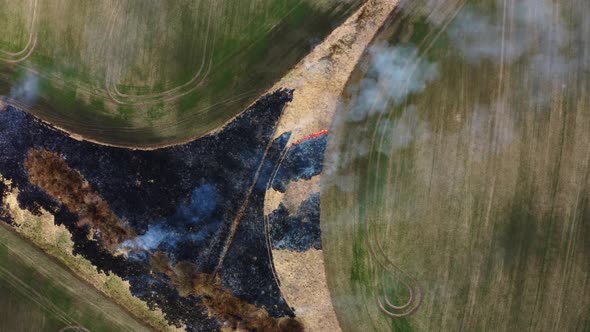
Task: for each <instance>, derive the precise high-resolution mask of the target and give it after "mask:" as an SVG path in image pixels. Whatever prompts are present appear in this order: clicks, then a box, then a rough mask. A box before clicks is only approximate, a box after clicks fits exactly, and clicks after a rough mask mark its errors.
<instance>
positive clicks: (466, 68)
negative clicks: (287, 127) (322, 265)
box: [322, 0, 590, 331]
mask: <svg viewBox="0 0 590 332" xmlns="http://www.w3.org/2000/svg"><path fill="white" fill-rule="evenodd" d="M589 13H590V4H588V3H587V2H585V1H582V0H578V1H571V2H569V3H568V4H563V3H561V5H559V6H558V5H557V1H555V2H553V1H550V0H538V1H537V0H535V1H511V0H508V1H477V2H476V1H441V2H438V3H437V4H436V5H434V4H433V2H432V1H431V2H429V3H427V2H426V1H425V2H420V1H416V2H412V4H411V5H406V6H405V7H403V8H402V9H400V11H399V12H398V13H397V14H396V15H395V17H393V19H392V22H391V24H390V27H389V28H388V29H385V30H384V31H383V33H382V35H381V36H380V38H379V39H378V40H377V41H376V42H375V46H374V47H373V48H372V49H371V50H370V51H369V52H368V54H367V56H366V57H365V60H364V61H363V63H361V64H360V65H359V67H358V69H357V72H356V74H355V75H354V77H353V78H352V79H351V81H350V82H349V89H348V91H349V92H348V93H347V95H346V96H345V98H346V99H347V100H348V102H347V103H346V105H345V106H344V107H343V108H342V109H341V110H340V113H339V114H338V116H337V118H336V120H335V123H334V125H333V128H332V131H331V133H332V137H331V139H330V143H329V148H328V153H327V156H326V160H327V165H326V173H325V174H324V175H323V178H322V181H323V183H322V186H323V194H322V236H323V245H324V250H325V251H324V253H325V259H326V266H327V277H328V283H329V287H330V289H331V292H332V297H333V298H332V300H333V303H334V305H335V308H336V311H337V315H338V317H339V320H340V325H341V327H342V328H343V330H345V331H389V330H391V331H459V330H465V331H524V330H527V331H588V330H590V318H589V317H590V264H589V262H590V99H589V98H588V95H587V93H588V91H590V80H589V77H590V76H589V75H588V72H589V71H590V66H589V64H590V48H589V44H588V39H587V38H588V37H587V36H588V34H587V32H588V31H590V24H589V23H588V22H587V21H586V20H585V16H586V14H589ZM369 97H370V98H369ZM359 100H360V101H362V102H360V103H359V102H358V101H359ZM367 105H368V106H367Z"/></svg>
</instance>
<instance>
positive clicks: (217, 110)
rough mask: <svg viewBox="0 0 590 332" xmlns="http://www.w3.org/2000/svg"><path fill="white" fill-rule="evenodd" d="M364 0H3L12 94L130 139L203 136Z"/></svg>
mask: <svg viewBox="0 0 590 332" xmlns="http://www.w3.org/2000/svg"><path fill="white" fill-rule="evenodd" d="M360 3H361V0H353V1H339V0H321V1H317V0H247V1H239V2H237V1H227V0H221V1H208V0H197V1H193V0H175V1H159V0H124V1H119V0H103V1H78V0H23V1H12V0H0V7H1V8H2V12H0V31H2V33H1V34H0V95H7V96H11V97H12V98H13V99H15V100H17V101H18V102H19V104H21V105H22V106H23V107H25V108H27V109H29V110H30V111H31V112H33V113H34V114H36V115H38V116H40V117H41V118H43V119H45V120H48V121H50V122H51V123H53V124H55V125H58V126H60V127H64V128H66V129H67V130H69V131H72V132H74V133H76V134H81V135H84V136H86V137H88V138H91V139H95V140H98V141H101V142H105V143H111V144H118V145H141V146H149V145H158V144H167V143H174V142H178V141H184V140H187V139H190V138H193V137H197V136H200V135H203V134H205V133H207V132H209V131H211V130H213V129H215V128H217V127H219V126H220V125H222V124H223V123H225V122H227V121H228V120H229V119H231V118H232V117H233V116H235V115H236V114H238V113H239V112H240V111H242V110H243V109H244V108H245V107H246V106H247V105H248V104H249V103H251V102H252V101H253V100H254V99H256V98H257V97H258V96H259V95H260V94H261V93H262V92H264V91H265V90H266V89H268V88H270V87H271V85H272V84H273V83H274V82H275V81H277V80H278V79H280V78H281V76H283V75H284V74H285V73H286V72H287V70H288V69H290V68H291V67H292V66H294V65H295V64H296V63H297V61H299V60H300V59H301V58H302V57H303V56H304V55H306V54H307V53H308V52H309V51H310V50H311V47H312V44H313V43H315V42H318V41H320V40H321V39H322V38H323V37H325V36H326V35H327V34H328V33H329V32H330V31H331V30H332V29H333V28H334V27H335V26H336V25H337V24H338V23H339V22H341V21H342V20H343V19H345V18H346V17H347V16H348V15H349V14H350V13H352V11H353V10H354V9H355V8H357V7H358V5H359V4H360Z"/></svg>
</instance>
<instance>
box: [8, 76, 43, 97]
mask: <svg viewBox="0 0 590 332" xmlns="http://www.w3.org/2000/svg"><path fill="white" fill-rule="evenodd" d="M38 97H39V77H37V75H35V74H34V73H32V72H30V71H28V72H27V74H26V75H25V77H23V78H22V79H21V80H20V81H19V82H18V83H17V84H16V85H15V86H13V87H12V88H11V89H10V98H11V99H14V100H16V101H19V102H21V103H25V104H29V105H30V104H34V103H35V102H36V101H37V98H38Z"/></svg>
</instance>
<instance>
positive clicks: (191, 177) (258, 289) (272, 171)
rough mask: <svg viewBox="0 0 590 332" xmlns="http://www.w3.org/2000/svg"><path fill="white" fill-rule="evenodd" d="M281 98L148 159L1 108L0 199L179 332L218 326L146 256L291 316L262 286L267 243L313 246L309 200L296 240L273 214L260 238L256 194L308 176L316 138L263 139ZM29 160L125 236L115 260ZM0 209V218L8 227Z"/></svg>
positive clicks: (285, 95)
mask: <svg viewBox="0 0 590 332" xmlns="http://www.w3.org/2000/svg"><path fill="white" fill-rule="evenodd" d="M291 99H292V92H291V91H289V90H281V91H277V92H275V93H273V94H270V95H267V96H265V97H262V98H261V99H260V100H259V101H258V102H257V103H256V104H254V105H253V106H252V107H251V108H250V109H248V110H247V111H245V112H244V113H243V114H242V115H240V116H239V117H237V118H236V119H235V120H234V121H233V122H231V123H230V124H229V125H227V126H226V127H225V128H224V129H223V130H221V131H219V132H217V133H215V134H211V135H208V136H206V137H203V138H201V139H198V140H196V141H193V142H191V143H187V144H183V145H177V146H174V147H169V148H162V149H158V150H153V151H136V150H128V149H120V148H113V147H106V146H100V145H96V144H93V143H89V142H84V141H77V140H74V139H72V138H70V137H69V136H67V135H65V134H64V133H62V132H60V131H57V130H55V129H53V128H51V127H49V126H47V125H45V124H43V123H41V122H39V121H38V120H36V119H35V118H34V117H32V116H31V115H29V114H27V113H25V112H22V111H20V110H18V109H15V108H12V107H8V108H7V110H6V111H4V112H0V151H1V152H0V174H2V176H3V177H4V178H5V179H8V180H10V181H11V183H12V184H11V185H12V187H13V188H8V187H6V186H4V185H2V184H1V183H0V185H1V186H0V190H1V191H2V193H4V192H7V191H8V190H11V189H15V188H16V189H18V191H19V195H18V203H19V205H20V207H21V208H23V209H27V210H29V211H30V212H32V213H34V214H40V213H42V211H43V210H45V211H47V212H49V213H51V214H52V215H53V216H54V217H55V222H56V223H57V224H63V225H65V226H66V227H67V228H68V229H69V230H70V232H71V233H72V239H73V241H74V250H75V253H76V254H79V255H82V256H83V257H85V258H87V259H88V260H89V261H91V262H92V264H94V265H95V266H96V267H97V268H98V269H99V270H101V271H106V272H110V273H115V274H116V275H118V276H120V277H122V278H123V279H125V280H128V281H129V282H130V284H131V291H132V293H133V294H134V295H135V296H137V297H139V298H141V299H142V300H144V301H146V302H147V303H148V304H149V305H150V306H157V307H159V308H161V309H162V311H164V313H165V314H166V316H167V318H168V320H169V321H170V322H171V323H173V324H182V323H184V324H186V325H187V327H188V330H189V331H209V330H212V329H217V328H219V322H218V321H217V320H215V319H214V318H210V317H209V316H208V313H207V309H206V308H205V307H204V306H202V305H201V300H202V298H201V296H198V295H194V294H193V295H189V296H184V297H183V296H180V295H179V293H178V291H177V290H176V288H175V287H174V286H173V285H172V284H171V282H170V280H169V278H168V277H167V276H166V275H165V274H163V273H158V272H154V271H152V268H151V267H150V257H151V256H152V255H153V254H154V253H156V252H164V253H166V255H167V257H168V258H169V259H170V261H171V263H172V264H177V263H180V262H190V263H191V264H194V266H195V267H196V269H197V270H198V271H199V272H200V273H204V274H210V275H215V276H217V277H219V279H220V282H221V285H222V286H223V287H225V288H226V289H228V290H229V291H230V292H231V293H232V294H233V295H234V296H236V297H237V298H239V299H240V300H243V301H245V302H247V303H251V304H254V305H255V306H256V307H257V308H264V309H266V310H267V311H268V313H269V314H270V316H272V317H284V316H293V312H292V310H291V308H289V306H288V305H287V303H286V302H285V301H284V299H283V297H282V295H281V294H280V291H279V288H278V285H277V281H276V280H275V278H274V274H273V263H272V257H271V256H270V254H269V252H270V248H269V243H271V245H273V246H275V247H277V246H280V247H283V248H293V249H296V250H305V249H307V248H310V247H316V248H317V247H319V246H320V242H319V225H318V224H317V223H319V218H318V217H317V216H318V211H317V209H319V202H318V201H319V197H314V198H310V201H309V202H308V204H307V205H306V210H305V211H302V214H304V215H302V216H301V218H307V219H308V220H311V223H306V228H305V229H304V233H302V234H297V228H296V227H294V225H290V224H289V223H290V222H294V223H299V222H300V220H299V219H297V218H299V217H288V216H283V217H282V216H281V213H280V211H275V213H274V217H273V218H271V219H270V222H271V227H270V229H271V231H270V234H267V233H266V231H265V229H266V228H265V221H264V216H263V204H264V195H265V191H266V190H267V189H268V188H271V187H272V188H276V189H277V190H284V187H285V185H286V184H288V183H289V182H290V181H296V180H298V179H309V178H311V177H312V176H314V175H317V174H319V172H320V171H321V164H322V156H323V151H324V148H325V144H326V139H325V136H323V137H318V138H314V139H312V140H309V141H307V142H303V143H302V144H297V145H296V146H294V147H293V148H291V149H288V148H287V141H288V139H289V133H286V134H284V135H282V136H281V137H279V138H278V139H276V140H272V137H273V134H274V131H275V126H276V124H277V121H278V119H279V118H280V116H281V114H282V111H283V108H284V106H285V104H286V103H288V102H289V101H290V100H291ZM33 150H41V151H47V152H48V153H52V154H54V155H58V156H61V158H63V161H64V162H65V164H66V165H67V166H68V167H69V168H71V169H73V170H75V171H77V172H78V173H79V174H80V176H81V177H80V178H81V179H83V180H84V181H87V183H88V185H89V186H90V189H88V190H89V191H91V192H93V193H96V194H97V195H99V196H100V198H101V199H102V200H104V202H106V203H107V204H108V207H109V208H110V210H111V211H112V213H113V214H114V215H115V216H116V217H117V218H118V220H121V221H122V222H124V223H125V225H126V227H129V228H130V229H131V230H132V231H131V234H133V237H130V238H129V239H125V240H124V241H122V242H121V243H119V244H118V245H117V246H116V247H117V250H118V252H115V251H113V250H112V248H107V247H106V246H104V242H105V241H103V240H104V239H101V238H100V237H101V234H100V233H99V234H94V239H91V240H89V232H90V227H89V226H88V225H87V224H84V223H81V222H80V213H79V211H72V210H71V209H68V206H71V205H67V204H64V203H63V202H62V201H60V200H59V199H57V198H56V197H54V196H50V195H49V194H47V193H46V191H44V190H42V189H41V188H40V187H37V186H35V185H33V184H32V183H31V182H30V174H28V169H27V167H26V162H25V161H26V160H27V156H28V154H29V153H30V151H33ZM279 166H280V167H279ZM2 196H3V195H0V197H2ZM101 204H103V205H104V203H103V202H102V201H101ZM1 206H3V204H0V219H1V220H2V221H5V222H7V223H10V222H11V217H10V214H9V213H7V211H4V210H2V208H1ZM289 218H291V219H289ZM307 219H306V220H307ZM275 224H276V225H275ZM275 226H276V227H275ZM103 233H104V232H103ZM271 235H272V236H273V238H272V239H271V241H269V238H268V236H271ZM102 236H105V235H104V234H102ZM90 237H92V236H90ZM277 243H280V245H279V244H277ZM117 253H125V254H124V255H116V254H117Z"/></svg>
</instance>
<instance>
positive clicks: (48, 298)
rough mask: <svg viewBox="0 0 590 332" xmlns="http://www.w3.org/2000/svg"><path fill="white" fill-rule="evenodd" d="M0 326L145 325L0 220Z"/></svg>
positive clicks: (15, 330)
mask: <svg viewBox="0 0 590 332" xmlns="http://www.w3.org/2000/svg"><path fill="white" fill-rule="evenodd" d="M0 294H2V296H0V331H11V332H21V331H22V332H25V331H55V332H58V331H71V332H78V331H79V332H82V331H93V332H94V331H96V332H98V331H105V332H111V331H133V332H135V331H149V329H148V328H147V327H145V326H144V325H142V324H141V323H139V322H138V321H136V320H135V319H134V318H133V317H131V316H130V315H129V314H128V313H127V312H125V311H124V310H123V309H121V308H120V307H118V306H117V305H115V304H113V303H112V302H111V301H110V300H108V299H107V298H105V297H104V296H103V295H101V294H99V293H98V292H97V291H96V290H95V289H94V288H93V287H92V286H89V285H87V284H85V283H84V282H82V281H80V280H79V279H78V278H77V277H75V276H74V275H73V274H72V273H71V272H70V271H68V270H66V269H65V268H64V267H62V266H61V265H59V264H57V263H56V262H54V261H53V260H52V259H50V258H49V257H48V256H47V255H46V254H45V253H43V252H41V251H40V250H39V249H37V248H35V247H33V246H32V245H30V244H28V243H27V242H25V241H24V240H22V239H21V238H20V237H19V236H18V235H17V234H15V233H14V232H13V231H12V230H10V229H9V228H8V227H7V226H5V225H3V224H0Z"/></svg>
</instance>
